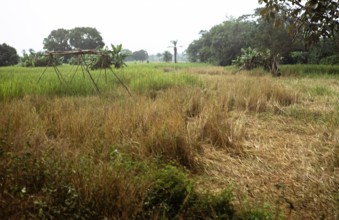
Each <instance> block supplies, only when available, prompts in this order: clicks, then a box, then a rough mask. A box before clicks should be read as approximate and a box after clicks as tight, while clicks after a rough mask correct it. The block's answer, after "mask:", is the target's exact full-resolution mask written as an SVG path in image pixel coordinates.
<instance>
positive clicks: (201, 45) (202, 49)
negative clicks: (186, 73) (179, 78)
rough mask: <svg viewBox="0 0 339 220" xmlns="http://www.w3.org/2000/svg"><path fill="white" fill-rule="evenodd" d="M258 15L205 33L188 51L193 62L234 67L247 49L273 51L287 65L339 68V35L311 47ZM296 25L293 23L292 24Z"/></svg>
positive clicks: (242, 18)
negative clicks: (319, 65)
mask: <svg viewBox="0 0 339 220" xmlns="http://www.w3.org/2000/svg"><path fill="white" fill-rule="evenodd" d="M259 12H260V10H259V9H258V10H256V13H255V14H254V15H246V16H241V17H239V18H237V19H228V20H227V21H224V22H223V23H221V24H218V25H216V26H214V27H212V28H211V29H210V30H208V31H201V32H200V38H199V39H197V40H194V41H193V42H192V43H191V44H190V45H189V47H188V48H187V50H186V53H187V56H188V59H189V61H191V62H206V63H212V64H216V65H223V66H225V65H230V64H232V63H233V62H234V61H236V59H237V57H239V56H240V55H242V49H243V51H244V50H245V49H247V48H252V49H255V50H256V51H259V52H266V51H268V50H269V51H270V54H273V55H275V56H279V57H280V58H281V59H280V63H283V64H339V32H337V33H336V36H334V37H333V38H321V39H320V40H319V42H318V43H317V44H313V45H309V44H308V41H307V40H305V39H304V38H303V36H302V35H291V34H289V33H288V31H289V30H288V28H287V27H286V26H284V25H280V26H278V27H277V26H276V25H274V24H273V22H269V21H267V20H264V19H263V18H262V17H261V16H260V15H259ZM292 22H293V21H292Z"/></svg>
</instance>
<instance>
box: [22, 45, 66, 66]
mask: <svg viewBox="0 0 339 220" xmlns="http://www.w3.org/2000/svg"><path fill="white" fill-rule="evenodd" d="M63 60H64V58H63V57H49V56H46V55H45V54H44V52H35V51H34V50H33V49H30V50H29V52H28V53H27V52H26V51H23V56H22V57H21V58H20V64H21V66H23V67H39V66H52V65H60V64H62V62H63Z"/></svg>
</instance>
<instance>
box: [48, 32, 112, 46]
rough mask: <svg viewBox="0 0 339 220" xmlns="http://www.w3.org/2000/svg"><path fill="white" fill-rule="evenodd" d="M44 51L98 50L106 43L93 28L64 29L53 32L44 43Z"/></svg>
mask: <svg viewBox="0 0 339 220" xmlns="http://www.w3.org/2000/svg"><path fill="white" fill-rule="evenodd" d="M43 44H44V49H46V50H49V51H67V50H72V49H81V50H88V49H98V48H103V47H104V45H105V43H104V42H103V39H102V37H101V35H100V33H99V32H98V31H97V30H96V29H95V28H91V27H76V28H73V29H71V30H66V29H63V28H60V29H57V30H53V31H52V32H51V33H50V34H49V35H48V37H47V38H45V39H44V41H43Z"/></svg>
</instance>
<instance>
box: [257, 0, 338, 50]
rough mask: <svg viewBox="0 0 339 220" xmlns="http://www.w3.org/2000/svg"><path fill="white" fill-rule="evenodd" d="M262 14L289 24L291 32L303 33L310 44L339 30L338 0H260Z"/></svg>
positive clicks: (276, 21)
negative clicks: (262, 4) (262, 6)
mask: <svg viewBox="0 0 339 220" xmlns="http://www.w3.org/2000/svg"><path fill="white" fill-rule="evenodd" d="M259 3H264V4H265V7H264V9H263V10H261V15H262V16H263V17H264V18H266V19H268V20H273V21H274V23H275V24H276V25H277V26H280V25H282V24H284V25H287V26H288V30H289V32H290V34H294V35H296V34H302V35H303V37H304V39H305V40H306V42H307V43H308V44H313V43H315V42H318V41H319V39H320V38H321V37H324V38H328V37H329V38H331V37H333V36H334V35H335V33H336V32H337V31H339V7H338V0H307V1H301V0H259Z"/></svg>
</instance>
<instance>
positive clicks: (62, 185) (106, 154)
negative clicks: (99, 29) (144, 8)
mask: <svg viewBox="0 0 339 220" xmlns="http://www.w3.org/2000/svg"><path fill="white" fill-rule="evenodd" d="M69 68H70V67H69V66H62V67H60V70H62V71H63V72H64V73H67V72H69V70H70V69H69ZM164 68H166V70H164ZM167 68H171V69H170V71H167V70H169V69H167ZM42 71H43V68H31V69H30V68H27V69H26V68H13V67H10V68H0V78H1V81H0V85H1V87H0V88H1V89H0V97H1V98H0V104H1V108H0V210H2V211H1V212H0V218H4V219H6V218H7V219H18V218H33V219H40V218H41V219H44V218H47V219H49V218H57V219H61V218H69V219H70V218H74V219H78V218H85V219H93V218H94V219H105V218H107V219H159V218H164V219H166V218H167V219H173V218H174V219H176V218H177V219H180V218H183V219H186V218H192V219H195V218H197V219H204V218H205V219H213V218H224V219H232V218H235V219H237V218H239V219H251V218H260V217H263V216H268V217H267V218H268V219H273V218H274V217H273V216H275V215H273V213H269V212H268V211H267V210H266V209H265V210H260V209H253V208H251V209H250V210H248V209H246V208H245V209H239V210H238V209H236V208H235V207H234V206H233V197H232V193H231V191H230V190H229V188H228V185H227V184H225V185H223V187H222V188H223V189H224V190H223V191H222V192H220V193H210V192H206V190H204V191H203V190H198V189H197V187H196V185H195V183H194V182H193V180H192V179H191V176H200V175H203V174H204V173H205V172H207V171H206V169H211V172H216V173H218V172H221V171H222V169H220V170H221V171H220V170H219V168H218V167H213V166H208V167H207V166H206V163H207V162H206V161H208V159H209V158H207V159H206V155H209V154H210V153H211V152H212V153H215V152H222V154H226V155H228V157H227V158H226V159H225V160H224V161H223V163H226V162H227V161H226V160H229V161H236V164H237V166H243V164H246V163H248V161H247V160H249V161H259V162H260V163H262V164H264V162H265V156H267V155H264V156H262V155H255V151H256V150H261V149H263V148H266V147H267V148H268V146H267V145H269V144H268V142H269V143H271V141H272V142H274V141H275V139H274V138H275V137H274V135H273V134H274V133H273V132H272V136H269V138H270V140H263V142H262V143H259V144H258V143H255V141H258V140H261V139H264V137H265V135H266V134H260V132H261V131H260V130H259V128H258V131H254V132H253V130H250V129H253V127H255V126H256V124H255V123H256V122H258V121H259V120H261V116H262V115H265V116H266V115H269V116H268V117H271V118H270V120H271V122H272V123H276V124H277V125H278V126H277V127H278V128H279V127H284V129H285V130H288V129H289V127H288V122H285V121H289V120H290V121H292V120H294V119H297V120H295V121H297V122H298V121H302V122H305V123H304V124H311V125H312V126H314V127H316V125H317V123H319V122H321V123H323V124H325V125H330V126H331V128H332V130H334V131H333V132H328V131H326V132H327V133H326V135H327V136H326V137H327V138H326V141H327V142H326V144H327V145H329V146H331V145H330V144H331V143H332V142H331V141H332V139H334V136H335V134H336V130H335V129H337V128H336V126H337V125H338V114H337V113H338V107H337V109H330V110H329V111H328V112H324V114H321V115H320V116H319V115H318V113H319V111H315V110H312V109H305V106H304V105H303V103H304V102H306V103H307V104H308V96H309V95H311V96H314V97H316V98H319V99H320V100H323V99H328V100H330V101H331V102H330V103H327V106H331V108H332V101H335V95H334V94H336V91H335V90H333V89H327V88H326V87H324V85H323V84H321V83H319V85H317V86H310V87H307V86H304V89H305V91H303V90H302V89H300V90H298V89H296V88H299V87H297V86H295V87H293V86H290V84H288V83H285V81H284V80H286V79H283V80H281V79H275V78H271V77H269V76H259V77H253V76H249V75H248V73H244V74H237V75H233V74H229V73H228V72H227V69H224V68H219V67H218V68H214V67H208V68H206V70H204V69H203V68H202V66H192V65H191V64H182V65H178V66H176V65H168V64H160V65H153V64H150V65H148V64H144V65H137V64H132V65H130V66H129V67H127V68H124V69H121V70H115V73H116V74H117V76H118V77H119V78H120V79H121V80H122V81H123V82H124V83H125V85H127V86H128V87H129V89H130V90H131V91H132V93H133V98H132V97H130V96H129V94H128V93H127V92H126V91H125V90H124V88H123V87H122V86H121V84H120V82H119V81H118V80H117V79H116V78H115V77H114V76H113V75H112V73H107V74H108V75H107V83H106V75H105V73H104V72H103V71H101V72H100V71H93V72H92V74H93V77H94V79H95V81H96V83H97V84H98V86H99V88H100V94H98V93H96V92H95V90H94V89H93V85H92V83H91V81H90V80H89V79H88V76H86V75H85V76H84V75H83V74H82V72H80V73H79V74H77V75H75V76H74V78H73V80H72V82H70V79H72V77H73V75H72V73H71V74H69V75H65V78H66V79H67V81H68V82H70V83H69V84H68V86H66V85H64V84H62V83H60V81H59V80H58V78H57V76H56V75H55V73H54V71H53V70H52V69H48V70H47V72H46V73H45V75H44V76H43V77H42V79H41V81H40V82H39V83H37V80H38V79H39V76H40V74H41V73H42ZM298 83H300V81H298ZM304 84H307V83H304ZM298 86H299V85H298ZM333 88H335V85H334V87H333ZM300 91H301V92H300ZM306 94H307V95H306ZM329 97H330V98H331V99H329ZM332 99H333V100H332ZM305 112H306V113H307V114H304V113H305ZM318 116H319V117H318ZM253 118H255V120H254V121H253V122H252V119H253ZM262 118H264V117H262ZM272 118H273V119H276V118H278V120H272ZM280 122H282V124H279V123H280ZM259 123H260V124H261V125H260V126H262V124H265V123H268V122H265V121H259ZM258 127H259V125H258ZM285 127H286V128H285ZM261 128H265V127H264V126H262V127H261ZM261 128H260V129H261ZM251 134H254V135H251ZM256 135H258V138H256ZM302 138H304V137H302ZM308 138H309V137H308ZM251 141H253V142H254V144H251ZM249 143H250V144H249ZM303 144H305V146H306V143H303ZM252 145H254V147H252ZM254 148H255V149H254ZM284 148H289V145H287V144H285V145H284ZM271 153H272V152H271ZM219 154H220V155H221V153H219ZM252 154H253V155H252ZM217 155H218V154H217ZM270 155H271V154H269V155H268V156H267V157H270ZM281 155H282V156H283V157H292V156H293V155H287V156H286V153H282V154H281ZM215 159H217V160H219V159H220V160H221V161H222V159H223V158H215ZM301 159H302V158H301ZM301 159H300V160H301ZM277 160H278V158H277ZM262 161H264V162H262ZM303 163H306V162H305V161H304V162H303ZM328 163H330V162H328ZM227 164H230V163H227ZM266 165H267V164H265V167H266ZM273 165H274V166H276V165H275V163H274V164H273ZM283 165H284V164H283ZM267 167H269V168H270V172H273V168H271V166H270V165H267ZM213 169H216V170H213ZM248 170H251V168H248ZM293 172H296V171H293ZM223 175H225V173H223ZM228 175H229V174H228ZM230 176H232V174H231V175H230ZM222 178H225V177H224V176H223V177H222ZM227 178H228V176H227ZM246 178H247V179H250V177H246ZM246 178H245V179H246ZM242 181H243V180H242ZM244 181H245V180H244ZM210 183H211V184H213V183H212V182H210ZM249 183H250V184H254V180H249ZM246 187H249V186H246ZM324 187H327V186H324ZM209 189H210V188H209ZM246 189H247V188H246ZM212 190H214V189H212ZM326 190H327V188H326ZM215 191H216V190H215ZM246 192H247V191H246ZM317 192H318V191H317ZM251 196H256V195H253V194H251ZM3 201H5V202H3Z"/></svg>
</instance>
